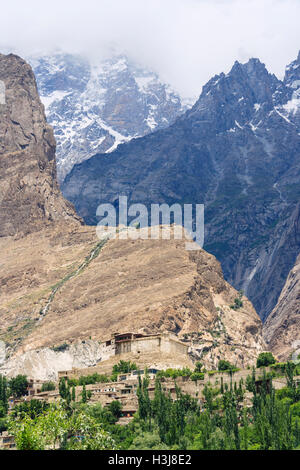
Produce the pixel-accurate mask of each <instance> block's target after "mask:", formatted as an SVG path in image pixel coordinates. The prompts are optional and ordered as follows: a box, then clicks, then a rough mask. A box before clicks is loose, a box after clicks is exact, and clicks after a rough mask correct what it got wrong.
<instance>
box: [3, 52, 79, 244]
mask: <svg viewBox="0 0 300 470" xmlns="http://www.w3.org/2000/svg"><path fill="white" fill-rule="evenodd" d="M0 83H1V100H0V237H1V236H2V237H3V236H7V235H20V234H24V233H29V232H31V231H36V230H40V229H41V228H43V227H44V226H45V225H47V224H51V223H53V222H55V221H59V220H67V221H69V222H70V223H79V222H80V219H79V217H78V216H77V215H76V214H75V211H74V209H73V206H72V205H71V204H70V203H69V202H67V201H66V200H64V199H63V197H62V195H61V193H60V190H59V188H58V185H57V181H56V162H55V146H56V145H55V140H54V137H53V131H52V128H51V127H49V126H48V124H47V122H46V118H45V113H44V106H43V105H42V103H41V101H40V98H39V96H38V92H37V87H36V82H35V78H34V75H33V72H32V69H31V67H30V66H29V65H28V64H27V63H26V62H25V61H24V60H22V59H21V58H19V57H17V56H15V55H12V54H10V55H7V56H5V55H1V54H0Z"/></svg>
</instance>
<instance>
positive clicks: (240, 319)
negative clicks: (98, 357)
mask: <svg viewBox="0 0 300 470" xmlns="http://www.w3.org/2000/svg"><path fill="white" fill-rule="evenodd" d="M56 230H57V231H56V232H54V231H53V230H52V231H50V230H48V231H44V232H42V233H41V234H39V235H38V234H32V235H30V236H28V237H25V238H24V239H22V240H18V241H17V242H16V241H15V240H12V239H9V238H6V239H2V240H0V249H1V248H4V249H5V252H6V253H10V254H9V255H7V256H6V258H5V260H4V263H3V265H2V269H1V270H0V279H2V280H3V279H4V281H2V286H3V288H2V291H1V299H0V300H1V305H2V309H1V318H2V325H3V326H2V339H3V340H5V341H6V342H10V343H11V344H12V345H13V344H15V346H14V348H13V349H14V353H16V352H17V353H18V354H22V353H24V352H26V351H30V350H36V349H41V348H46V347H53V346H57V345H60V344H62V343H64V342H71V343H72V342H73V343H76V342H78V341H79V340H84V339H89V338H90V337H91V338H92V339H93V340H95V341H98V340H100V341H101V340H103V339H106V338H107V337H108V336H109V335H110V334H111V333H113V332H116V331H118V332H126V331H134V332H138V331H144V332H147V333H153V332H158V331H166V330H168V331H173V332H175V333H176V334H178V336H179V337H180V338H186V340H187V341H188V342H189V343H190V344H191V346H192V355H194V357H195V358H199V357H203V358H204V360H205V361H207V363H209V364H216V363H217V362H218V359H219V358H221V357H222V358H223V357H227V358H228V359H230V360H232V361H234V362H236V363H237V364H239V365H244V364H248V363H249V362H251V361H252V362H253V360H254V359H255V357H256V356H257V354H258V353H259V352H260V351H261V350H262V349H263V348H264V344H263V340H262V333H261V330H262V324H261V321H260V319H259V318H258V316H257V314H256V312H255V310H254V309H253V307H252V305H251V303H250V302H249V301H248V300H247V299H246V298H244V307H243V308H242V309H240V310H238V311H235V310H232V309H231V308H230V307H229V306H230V305H231V304H232V302H233V301H234V298H235V297H237V292H236V291H235V290H234V289H233V288H232V287H231V286H230V285H229V284H228V283H226V282H225V281H224V279H223V275H222V271H221V268H220V265H219V263H218V262H217V261H216V259H215V258H214V256H212V255H210V254H208V253H206V252H205V251H203V250H201V251H199V252H192V253H191V252H188V251H186V250H185V244H184V241H175V240H135V241H132V240H110V241H108V242H107V244H106V245H105V246H104V247H103V248H102V251H100V252H99V254H98V256H97V257H95V259H93V260H92V261H91V262H90V263H89V264H88V265H87V266H86V267H85V269H84V270H83V271H82V272H81V273H80V274H78V275H76V276H75V277H72V278H71V279H69V280H68V279H67V277H66V276H68V275H69V274H71V273H72V272H74V271H76V268H77V267H78V266H79V265H80V264H81V263H82V262H83V261H84V259H85V258H86V257H87V256H88V255H89V253H90V252H91V251H92V250H93V248H94V247H95V246H96V244H97V243H99V240H98V239H97V238H96V236H95V234H94V231H93V229H91V228H82V229H80V230H78V231H77V230H76V231H74V230H73V231H72V230H70V231H69V232H68V231H67V230H66V231H65V232H64V230H59V229H56ZM33 247H34V248H33ZM19 253H22V257H21V258H20V257H19V256H18V254H19ZM24 273H26V274H24ZM62 279H66V281H65V282H63V283H61V284H60V288H59V289H58V291H57V292H56V294H55V296H54V298H53V300H52V302H51V303H50V305H49V308H48V309H47V311H46V312H44V314H42V315H41V313H42V312H43V308H44V307H45V305H47V301H48V299H49V295H50V294H51V289H53V287H54V286H55V285H57V284H59V281H60V280H62ZM8 281H9V282H8ZM29 319H30V321H28V320H29ZM4 330H5V331H4ZM0 339H1V337H0ZM16 341H17V344H16Z"/></svg>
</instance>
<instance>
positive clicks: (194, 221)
mask: <svg viewBox="0 0 300 470" xmlns="http://www.w3.org/2000/svg"><path fill="white" fill-rule="evenodd" d="M96 215H97V218H99V219H100V221H99V223H98V225H97V235H98V237H99V239H101V240H102V239H104V238H111V239H117V238H118V239H120V240H127V239H131V240H137V239H141V240H148V239H153V240H159V239H163V240H170V239H171V238H173V239H175V240H182V239H185V240H186V243H185V246H186V249H187V250H188V251H194V250H200V249H201V248H203V245H204V204H184V205H182V206H181V205H180V204H173V205H172V206H169V205H168V204H151V206H150V207H149V209H148V208H147V206H145V205H144V204H131V205H130V206H128V198H127V196H120V197H119V200H118V207H117V208H116V207H115V205H113V204H110V203H109V204H101V205H100V206H99V207H98V209H97V212H96ZM129 220H130V222H129ZM183 227H184V228H183Z"/></svg>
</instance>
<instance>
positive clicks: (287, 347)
mask: <svg viewBox="0 0 300 470" xmlns="http://www.w3.org/2000/svg"><path fill="white" fill-rule="evenodd" d="M264 337H265V340H266V342H267V344H268V347H269V348H270V350H271V351H273V352H274V354H275V355H276V356H277V357H278V358H279V359H281V360H287V359H289V358H290V357H291V355H292V357H293V359H297V357H298V355H299V354H300V256H298V258H297V261H296V264H295V266H294V267H293V269H292V270H291V271H290V273H289V276H288V278H287V281H286V283H285V286H284V288H283V290H282V292H281V295H280V297H279V300H278V302H277V305H276V306H275V308H274V310H273V311H272V312H271V314H270V316H269V317H268V319H267V321H266V323H265V325H264Z"/></svg>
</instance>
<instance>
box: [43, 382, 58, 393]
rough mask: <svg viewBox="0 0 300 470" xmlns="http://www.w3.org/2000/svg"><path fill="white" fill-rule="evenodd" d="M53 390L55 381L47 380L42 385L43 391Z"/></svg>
mask: <svg viewBox="0 0 300 470" xmlns="http://www.w3.org/2000/svg"><path fill="white" fill-rule="evenodd" d="M52 390H55V383H54V382H46V383H44V384H43V385H42V392H51V391H52Z"/></svg>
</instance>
